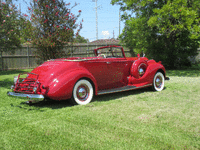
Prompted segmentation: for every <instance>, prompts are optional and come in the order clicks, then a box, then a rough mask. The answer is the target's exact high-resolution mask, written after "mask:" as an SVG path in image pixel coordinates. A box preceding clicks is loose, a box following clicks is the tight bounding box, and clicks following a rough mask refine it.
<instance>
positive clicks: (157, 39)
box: [112, 0, 200, 68]
mask: <svg viewBox="0 0 200 150" xmlns="http://www.w3.org/2000/svg"><path fill="white" fill-rule="evenodd" d="M112 4H119V5H120V6H121V10H122V11H124V14H123V16H122V18H123V19H124V20H125V21H126V22H125V28H124V30H123V33H122V35H121V36H120V39H121V40H122V41H123V42H124V43H125V44H126V46H128V47H129V48H131V49H133V51H134V52H135V53H141V52H144V53H145V54H146V55H147V56H149V57H150V58H153V59H155V60H157V61H158V60H161V61H162V62H163V63H164V65H165V66H166V67H168V68H175V67H180V66H182V65H190V62H189V60H188V56H195V55H196V52H197V48H198V47H199V45H200V34H199V33H200V3H199V1H196V0H142V1H140V0H112ZM127 11H128V13H127Z"/></svg>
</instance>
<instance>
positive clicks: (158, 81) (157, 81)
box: [152, 72, 165, 91]
mask: <svg viewBox="0 0 200 150" xmlns="http://www.w3.org/2000/svg"><path fill="white" fill-rule="evenodd" d="M164 86H165V78H164V75H163V74H162V73H161V72H157V73H156V74H155V76H154V78H153V86H152V88H153V90H154V91H162V90H163V88H164Z"/></svg>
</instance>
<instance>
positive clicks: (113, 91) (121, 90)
mask: <svg viewBox="0 0 200 150" xmlns="http://www.w3.org/2000/svg"><path fill="white" fill-rule="evenodd" d="M148 86H152V84H147V85H143V86H140V87H136V86H131V85H128V86H123V87H120V88H114V89H109V90H101V91H99V92H98V93H97V95H103V94H108V93H116V92H123V91H129V90H133V89H139V88H144V87H148Z"/></svg>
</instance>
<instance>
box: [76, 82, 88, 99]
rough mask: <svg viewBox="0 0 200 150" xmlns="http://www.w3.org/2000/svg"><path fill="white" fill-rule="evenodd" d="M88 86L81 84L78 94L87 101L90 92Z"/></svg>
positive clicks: (79, 97)
mask: <svg viewBox="0 0 200 150" xmlns="http://www.w3.org/2000/svg"><path fill="white" fill-rule="evenodd" d="M88 91H89V90H88V87H87V86H85V85H81V86H79V87H78V89H77V92H76V95H77V97H78V99H79V100H81V101H85V100H87V98H88V96H89V92H88Z"/></svg>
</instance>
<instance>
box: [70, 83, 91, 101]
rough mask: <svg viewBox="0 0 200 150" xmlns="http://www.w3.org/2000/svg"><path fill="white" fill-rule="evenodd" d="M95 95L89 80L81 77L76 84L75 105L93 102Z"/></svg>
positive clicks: (73, 99)
mask: <svg viewBox="0 0 200 150" xmlns="http://www.w3.org/2000/svg"><path fill="white" fill-rule="evenodd" d="M93 95H94V90H93V87H92V84H91V83H90V82H89V81H88V80H85V79H81V80H79V81H78V82H77V83H76V84H75V86H74V89H73V93H72V103H73V104H75V105H77V104H78V105H86V104H88V103H90V102H91V100H92V98H93Z"/></svg>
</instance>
